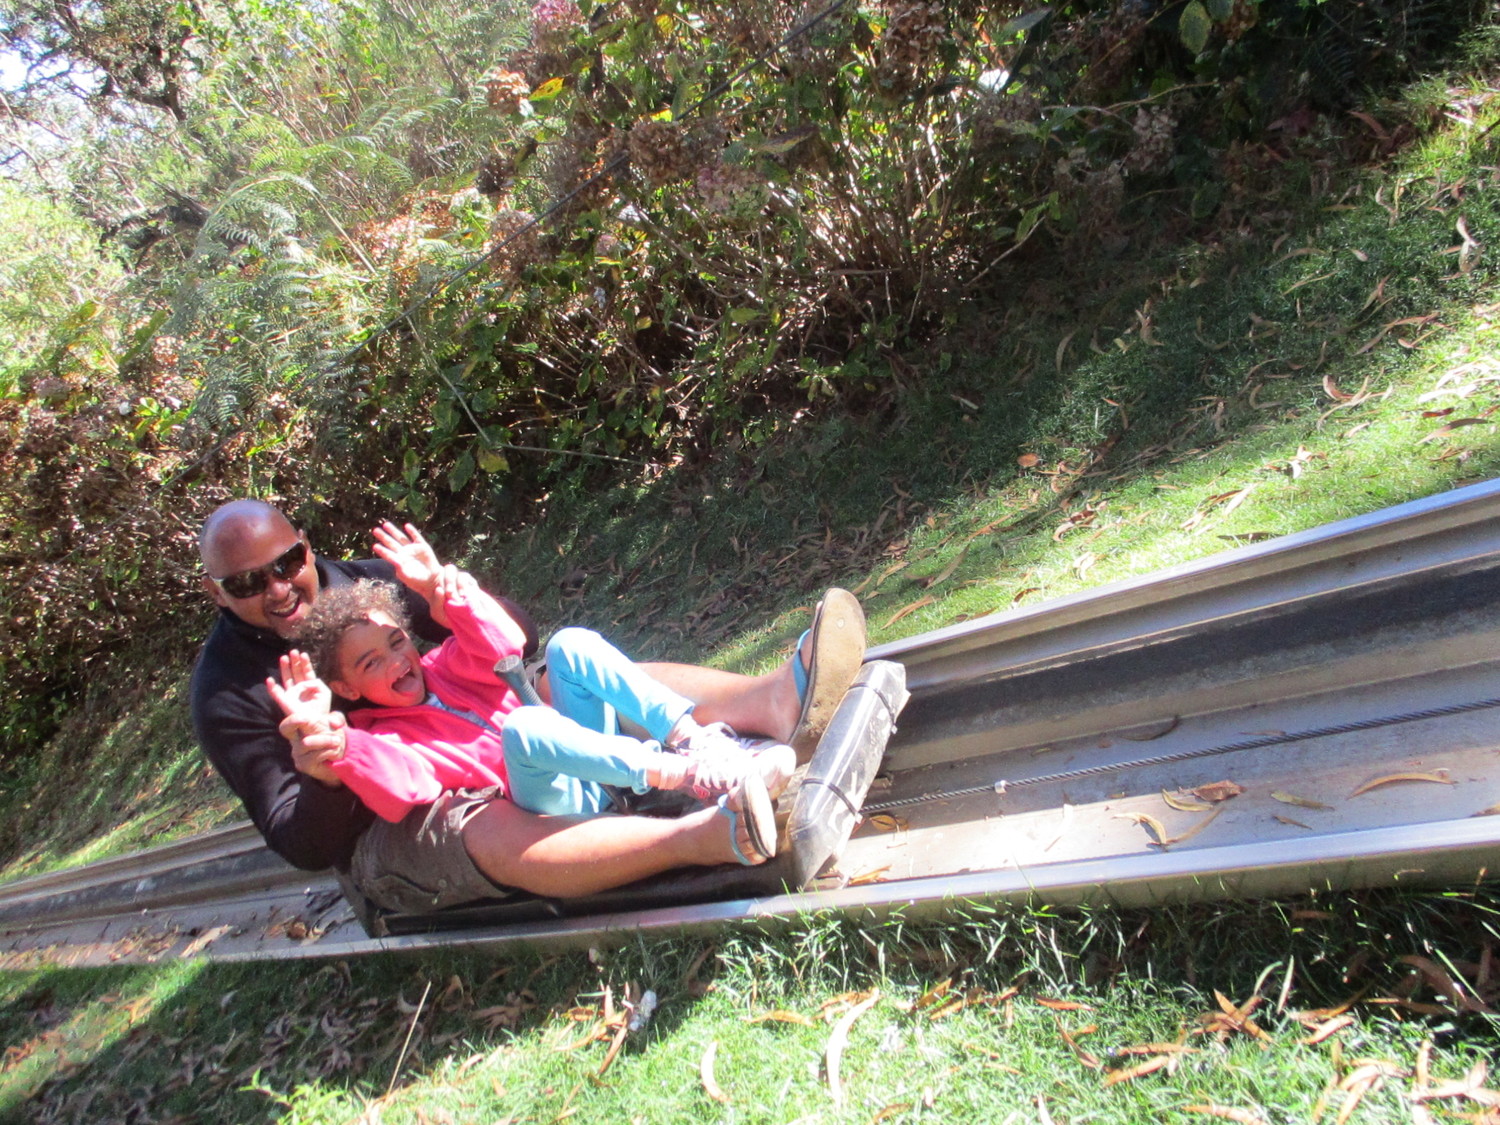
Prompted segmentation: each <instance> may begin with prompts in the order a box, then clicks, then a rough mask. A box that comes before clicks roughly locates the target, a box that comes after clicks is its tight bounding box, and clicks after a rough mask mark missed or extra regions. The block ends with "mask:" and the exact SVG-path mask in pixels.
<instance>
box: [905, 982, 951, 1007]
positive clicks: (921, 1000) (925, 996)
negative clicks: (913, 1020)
mask: <svg viewBox="0 0 1500 1125" xmlns="http://www.w3.org/2000/svg"><path fill="white" fill-rule="evenodd" d="M952 987H953V978H952V977H949V978H948V979H947V980H944V981H939V982H938V983H937V984H935V985H933V986H932V987H931V988H929V989H928V990H927V991H926V992H924V993H922V995H920V996H918V997H917V998H916V1000H914V1001H913V1002H912V1006H911V1009H910V1010H911V1011H913V1012H919V1011H921V1010H922V1009H923V1008H925V1007H927V1006H928V1005H929V1004H933V1003H936V1002H937V1001H939V1000H941V999H942V998H943V997H944V996H945V995H946V994H947V992H948V989H950V988H952Z"/></svg>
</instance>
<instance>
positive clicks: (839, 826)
mask: <svg viewBox="0 0 1500 1125" xmlns="http://www.w3.org/2000/svg"><path fill="white" fill-rule="evenodd" d="M907 698H908V696H907V691H906V669H905V668H903V667H902V666H901V665H900V664H897V663H895V662H894V661H889V660H872V661H870V662H868V663H866V664H865V665H864V666H863V667H862V668H861V669H860V671H859V674H858V675H857V676H855V678H854V683H853V684H851V685H850V687H849V690H848V691H847V692H846V693H845V694H844V698H843V700H842V701H841V702H840V703H839V706H838V710H837V711H835V712H834V715H833V718H832V720H831V721H830V722H829V724H828V729H827V730H826V731H825V732H824V733H823V738H822V740H821V741H820V742H819V743H818V747H817V749H816V750H815V751H814V752H813V757H812V760H811V761H810V762H809V763H808V765H807V769H806V772H805V773H804V775H803V776H802V779H801V781H800V783H796V782H794V784H795V786H796V787H795V790H789V791H788V792H787V793H786V794H783V795H782V801H783V802H785V801H787V800H788V799H790V800H791V802H792V811H791V816H790V818H789V819H788V821H787V828H786V835H785V837H784V839H783V842H782V847H781V849H780V851H779V854H778V855H777V857H776V858H775V859H774V860H772V861H771V862H770V863H766V864H762V865H761V866H759V867H741V866H739V865H736V864H726V865H723V866H720V867H692V868H684V869H682V870H679V871H672V872H668V873H666V874H664V875H659V876H656V877H654V878H651V879H643V880H641V881H640V882H637V883H631V884H629V885H628V886H624V887H619V888H616V889H614V890H610V891H603V892H601V893H599V894H593V895H583V896H580V897H578V898H543V897H540V896H537V895H527V894H517V895H514V896H512V897H511V898H508V899H504V900H500V901H495V900H487V901H484V902H478V903H473V904H471V905H466V906H454V907H449V908H448V909H446V910H439V911H433V912H430V913H423V914H397V913H392V912H389V911H381V910H379V909H377V908H375V907H374V906H373V905H372V904H371V903H369V902H368V901H367V900H365V899H364V898H363V896H361V895H359V894H358V892H357V891H355V890H354V888H353V887H352V886H351V885H350V884H349V883H348V881H347V880H343V881H342V885H343V888H344V894H345V897H347V898H348V899H349V902H350V905H351V906H353V908H354V912H355V915H356V917H358V918H359V921H360V924H361V925H363V926H364V928H365V932H366V933H367V934H369V936H371V937H376V938H378V937H386V936H394V935H398V934H411V933H432V932H435V931H440V930H450V929H463V928H466V927H474V926H485V927H495V926H505V925H510V924H516V925H518V924H520V923H523V922H534V921H537V920H540V919H546V918H562V917H582V916H587V915H591V914H616V913H622V912H629V911H638V910H649V909H652V908H655V907H666V906H682V905H687V904H690V903H698V902H719V901H727V900H732V899H738V898H763V897H765V896H767V895H776V894H782V893H785V892H787V891H795V890H800V889H802V888H803V887H805V886H807V885H808V883H809V882H811V881H812V880H813V879H814V878H815V877H816V876H817V874H818V872H819V871H821V870H822V869H823V868H824V867H826V866H827V865H828V864H829V863H830V862H831V861H833V860H835V859H836V858H837V857H838V853H839V852H840V850H841V849H842V848H843V846H844V844H845V843H847V842H848V840H849V836H850V835H851V834H852V833H853V831H854V829H855V828H856V827H857V826H858V824H859V821H860V811H859V810H860V807H861V806H862V804H863V802H864V799H865V795H866V794H867V793H868V792H869V789H870V783H871V782H872V781H873V780H874V778H875V774H876V772H877V771H878V770H879V768H880V763H881V760H882V759H883V758H884V757H885V750H886V745H887V744H888V743H889V742H890V738H891V735H892V734H893V733H894V732H895V729H896V718H897V716H898V715H900V713H901V709H902V707H904V706H905V705H906V700H907ZM641 811H643V812H647V813H649V812H651V811H652V810H651V809H650V808H643V809H642V810H641Z"/></svg>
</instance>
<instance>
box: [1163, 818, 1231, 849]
mask: <svg viewBox="0 0 1500 1125" xmlns="http://www.w3.org/2000/svg"><path fill="white" fill-rule="evenodd" d="M1223 811H1224V810H1223V809H1215V810H1214V811H1213V812H1211V813H1209V814H1208V815H1207V816H1205V817H1204V818H1203V819H1202V820H1200V821H1199V822H1198V823H1197V824H1195V825H1193V826H1192V827H1191V828H1189V829H1188V830H1187V831H1186V832H1181V833H1179V834H1178V835H1176V836H1172V837H1169V838H1168V839H1165V840H1162V841H1160V842H1159V843H1157V844H1156V846H1157V847H1159V848H1167V847H1171V846H1172V845H1173V844H1181V843H1183V842H1184V841H1187V840H1191V839H1192V838H1193V837H1194V836H1196V835H1198V833H1200V832H1202V831H1203V830H1204V829H1205V828H1207V827H1208V826H1209V825H1210V824H1212V823H1213V822H1214V818H1215V817H1217V816H1218V815H1219V814H1220V813H1221V812H1223Z"/></svg>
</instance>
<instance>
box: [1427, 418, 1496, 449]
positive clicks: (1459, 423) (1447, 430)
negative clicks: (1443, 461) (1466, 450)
mask: <svg viewBox="0 0 1500 1125" xmlns="http://www.w3.org/2000/svg"><path fill="white" fill-rule="evenodd" d="M1488 421H1490V419H1489V418H1455V419H1453V421H1451V422H1449V423H1448V424H1447V425H1446V426H1439V427H1438V428H1437V429H1435V430H1433V431H1432V433H1430V434H1427V435H1426V436H1425V437H1422V438H1420V439H1418V441H1417V444H1418V445H1421V444H1422V443H1423V442H1427V441H1435V440H1437V439H1438V438H1440V437H1447V436H1448V435H1449V434H1451V433H1452V432H1453V431H1454V430H1457V429H1461V428H1462V427H1464V426H1477V425H1479V424H1480V423H1481V422H1488Z"/></svg>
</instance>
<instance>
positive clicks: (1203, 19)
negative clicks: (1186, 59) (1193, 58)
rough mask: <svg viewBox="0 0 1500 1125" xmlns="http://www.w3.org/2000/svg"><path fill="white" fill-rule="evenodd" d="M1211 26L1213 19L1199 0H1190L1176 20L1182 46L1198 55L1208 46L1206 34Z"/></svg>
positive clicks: (1210, 29) (1211, 28)
mask: <svg viewBox="0 0 1500 1125" xmlns="http://www.w3.org/2000/svg"><path fill="white" fill-rule="evenodd" d="M1213 26H1214V21H1213V18H1212V17H1211V16H1210V15H1209V14H1208V9H1207V8H1205V7H1204V6H1203V5H1202V4H1201V3H1199V0H1191V2H1190V3H1189V4H1188V6H1187V7H1185V8H1183V9H1182V15H1181V16H1180V17H1179V18H1178V20H1177V35H1178V37H1179V38H1180V39H1181V40H1182V45H1183V46H1184V47H1186V48H1187V49H1188V50H1189V51H1191V52H1192V53H1193V54H1195V55H1198V54H1202V53H1203V48H1205V47H1207V46H1208V35H1209V32H1210V31H1212V30H1213Z"/></svg>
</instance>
